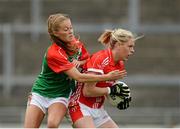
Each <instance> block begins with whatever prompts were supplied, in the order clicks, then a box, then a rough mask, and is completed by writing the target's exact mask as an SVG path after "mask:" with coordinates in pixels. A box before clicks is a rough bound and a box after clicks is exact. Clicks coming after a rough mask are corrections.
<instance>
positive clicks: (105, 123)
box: [68, 29, 136, 128]
mask: <svg viewBox="0 0 180 129" xmlns="http://www.w3.org/2000/svg"><path fill="white" fill-rule="evenodd" d="M135 40H136V39H135V37H134V35H133V34H132V33H131V32H130V31H127V30H124V29H115V30H107V31H105V32H104V33H103V34H102V35H101V36H100V38H99V41H100V42H101V43H102V44H104V45H105V46H107V47H108V48H107V49H105V50H101V51H99V52H97V53H95V54H93V55H92V57H91V58H90V60H88V61H87V63H86V69H85V72H86V73H88V74H92V75H104V74H107V73H109V72H111V71H113V70H120V71H122V70H124V61H127V60H128V57H129V56H130V55H132V54H133V53H134V46H135V43H134V41H135ZM114 82H115V81H103V82H87V83H82V82H79V83H77V88H76V91H75V92H74V93H73V94H72V95H71V97H70V100H69V105H68V108H69V114H70V116H71V119H72V121H73V125H74V127H76V128H95V127H100V128H118V126H117V124H116V123H115V122H114V121H113V120H112V119H111V118H110V116H109V115H108V114H107V112H106V111H105V110H104V108H103V103H104V100H105V96H106V95H108V94H114V95H122V96H123V97H124V101H123V102H121V103H119V104H118V105H117V107H118V108H119V109H126V108H128V107H129V102H130V100H131V99H130V98H131V97H130V96H128V95H129V90H128V92H126V91H127V89H123V88H122V87H118V86H117V87H113V86H112V85H113V83H114ZM126 88H128V87H126Z"/></svg>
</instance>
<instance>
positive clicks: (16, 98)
mask: <svg viewBox="0 0 180 129" xmlns="http://www.w3.org/2000/svg"><path fill="white" fill-rule="evenodd" d="M56 12H61V13H67V14H69V15H70V17H71V19H72V23H73V25H74V30H75V32H76V34H77V35H80V37H81V40H82V41H83V42H84V43H85V45H86V46H87V49H88V50H89V51H90V53H93V52H96V51H98V50H100V49H103V46H102V45H101V44H100V43H98V42H97V38H98V37H99V35H100V34H101V33H102V31H104V30H105V29H113V28H117V27H122V28H126V29H129V30H131V31H133V32H135V33H137V34H142V33H143V34H145V38H143V39H142V40H139V41H138V42H137V44H136V54H135V55H134V56H133V57H131V58H130V60H129V61H128V62H127V64H126V66H127V71H128V77H126V78H125V82H126V83H127V84H128V85H129V86H130V88H131V92H132V93H131V94H132V97H133V101H132V103H131V107H130V108H129V109H128V110H125V111H118V110H117V109H115V108H114V107H112V106H111V105H109V104H108V103H106V109H107V111H108V112H109V114H110V115H111V116H112V118H113V119H114V120H115V121H116V122H117V123H118V124H119V125H120V127H180V121H179V120H180V1H179V0H0V127H23V120H24V113H25V108H26V100H27V94H28V92H29V91H30V90H31V87H32V84H33V81H34V79H35V77H36V76H37V75H38V74H39V72H40V70H41V62H42V57H43V54H44V52H45V50H46V48H47V47H48V45H49V44H50V40H49V38H48V35H47V27H46V19H47V18H48V16H49V15H50V14H52V13H56ZM43 123H44V125H42V127H45V124H46V121H45V120H44V122H43ZM61 127H70V125H68V123H67V121H66V120H64V121H63V125H62V126H61Z"/></svg>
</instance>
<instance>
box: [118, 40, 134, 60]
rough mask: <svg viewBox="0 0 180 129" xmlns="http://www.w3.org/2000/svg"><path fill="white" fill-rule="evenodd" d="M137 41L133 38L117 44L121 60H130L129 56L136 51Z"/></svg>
mask: <svg viewBox="0 0 180 129" xmlns="http://www.w3.org/2000/svg"><path fill="white" fill-rule="evenodd" d="M134 47H135V43H134V41H133V40H132V39H130V40H129V41H128V42H126V43H124V44H119V43H118V46H117V50H118V55H119V59H121V60H124V61H126V60H128V58H129V56H130V55H132V54H133V53H134Z"/></svg>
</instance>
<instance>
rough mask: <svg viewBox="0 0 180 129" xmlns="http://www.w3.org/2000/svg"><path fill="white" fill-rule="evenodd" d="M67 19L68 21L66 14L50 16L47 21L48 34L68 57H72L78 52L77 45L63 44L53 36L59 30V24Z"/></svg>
mask: <svg viewBox="0 0 180 129" xmlns="http://www.w3.org/2000/svg"><path fill="white" fill-rule="evenodd" d="M67 19H70V18H69V16H68V15H67V14H62V13H57V14H52V15H50V16H49V18H48V20H47V24H48V33H49V35H50V38H51V40H52V41H53V42H55V43H56V44H57V45H59V46H60V47H61V48H63V49H64V50H65V51H66V53H67V54H68V55H72V54H74V53H76V52H77V51H78V45H77V44H71V43H65V42H64V41H62V40H61V39H60V38H59V37H57V36H55V35H54V32H55V31H58V30H59V27H60V24H61V23H62V22H63V21H65V20H67Z"/></svg>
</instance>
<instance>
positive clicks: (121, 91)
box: [110, 82, 130, 97]
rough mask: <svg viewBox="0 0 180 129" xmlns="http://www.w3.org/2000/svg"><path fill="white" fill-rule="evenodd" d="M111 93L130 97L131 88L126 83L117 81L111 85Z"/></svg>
mask: <svg viewBox="0 0 180 129" xmlns="http://www.w3.org/2000/svg"><path fill="white" fill-rule="evenodd" d="M110 95H118V96H122V97H130V89H129V87H128V86H127V85H126V84H125V83H123V82H117V83H115V84H114V85H113V86H111V87H110Z"/></svg>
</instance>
